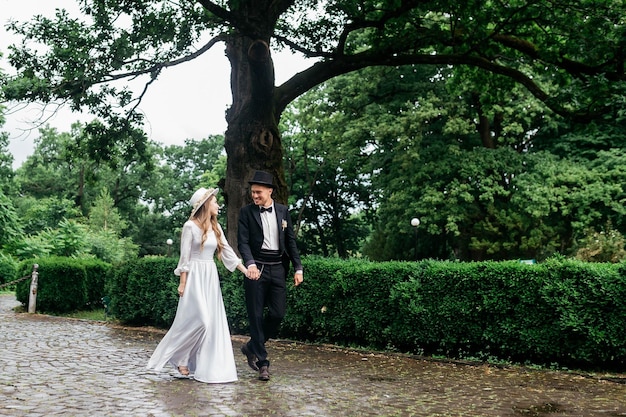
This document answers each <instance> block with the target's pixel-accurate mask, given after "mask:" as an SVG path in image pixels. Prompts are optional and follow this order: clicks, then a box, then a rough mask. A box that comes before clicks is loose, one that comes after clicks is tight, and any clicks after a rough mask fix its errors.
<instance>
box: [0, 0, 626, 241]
mask: <svg viewBox="0 0 626 417" xmlns="http://www.w3.org/2000/svg"><path fill="white" fill-rule="evenodd" d="M79 3H80V5H81V10H82V12H83V16H82V17H81V18H72V17H70V16H69V15H68V14H67V13H66V12H63V11H59V12H58V14H57V16H56V18H55V19H47V18H44V17H42V16H38V17H36V18H35V19H34V20H33V22H31V23H29V24H26V25H18V24H15V25H11V29H12V30H13V31H15V32H16V33H18V34H21V35H22V36H23V38H24V44H23V45H21V46H19V47H16V48H14V49H12V51H11V54H10V56H9V59H10V62H11V63H12V65H13V66H14V67H15V68H16V69H17V71H18V72H17V77H15V78H13V79H12V80H11V81H10V82H8V83H4V93H5V95H6V97H7V98H8V99H14V100H43V101H46V102H50V101H55V100H66V101H69V102H70V103H71V105H72V106H73V107H74V108H75V109H76V110H80V109H83V108H85V107H88V108H90V109H91V110H92V111H94V112H95V113H96V114H97V115H98V116H100V117H102V118H105V119H107V120H108V125H109V127H110V128H111V129H112V131H113V132H114V133H115V135H114V136H112V137H116V138H117V139H118V140H119V139H120V138H122V140H124V138H131V139H132V140H133V141H137V140H138V138H137V137H136V136H124V135H122V134H121V133H120V132H121V131H123V130H124V129H125V128H126V127H127V126H129V124H131V123H134V122H140V119H141V118H140V116H138V115H137V114H135V113H134V112H133V110H134V109H135V108H136V105H137V102H136V101H134V100H133V97H131V95H130V94H129V92H128V91H127V90H126V89H125V88H123V87H122V88H121V89H120V88H119V84H116V83H115V82H116V81H119V80H122V79H127V78H134V77H138V76H142V75H145V76H146V77H145V78H146V87H148V86H149V85H150V83H152V82H153V81H155V80H156V79H157V78H158V76H159V73H160V71H161V70H162V69H163V68H166V67H168V66H172V65H178V64H182V63H184V62H186V61H189V60H191V59H193V58H194V57H196V56H199V55H201V54H202V53H203V52H205V51H206V50H208V49H210V48H212V47H213V46H214V45H215V44H217V43H220V42H222V43H224V44H225V48H226V54H227V56H228V59H229V60H230V63H231V67H232V72H231V80H230V81H231V87H232V94H233V100H232V107H231V108H230V109H229V110H228V112H227V115H226V119H227V123H228V128H227V130H226V133H225V148H226V151H227V154H228V162H227V173H226V180H225V184H224V192H225V198H226V200H227V203H228V222H229V223H230V224H234V222H235V220H236V217H237V213H238V209H239V207H241V206H242V205H243V204H245V203H246V202H247V201H248V198H249V197H248V195H247V192H246V188H247V187H246V185H247V180H248V179H249V178H250V177H251V175H252V172H253V171H254V170H255V169H264V170H268V171H271V172H272V173H273V174H274V176H275V177H276V178H277V180H278V186H279V191H278V193H277V197H278V199H279V200H282V201H285V200H286V190H287V186H286V183H285V180H284V172H283V170H284V169H283V149H282V143H281V137H280V132H279V129H278V122H279V119H280V116H281V114H282V112H283V110H284V109H285V107H286V106H287V105H288V104H289V103H290V102H291V101H293V100H294V99H295V98H297V97H298V96H300V95H301V94H302V93H304V92H306V91H308V90H309V89H311V88H312V87H314V86H316V85H318V84H320V83H322V82H324V81H326V80H329V79H331V78H333V77H335V76H337V75H340V74H344V73H348V72H351V71H354V70H357V69H361V68H365V67H369V66H376V65H385V66H390V67H398V66H402V65H407V64H434V65H442V66H443V65H468V66H472V67H476V68H480V69H482V70H485V71H487V72H492V73H496V74H501V75H505V76H507V77H509V78H511V79H513V80H515V81H516V82H518V83H521V84H523V85H524V86H525V87H526V88H527V89H528V90H529V91H530V92H531V93H532V94H533V95H535V96H536V97H537V98H539V99H540V100H542V101H543V102H545V103H546V104H547V105H548V107H550V108H551V109H552V110H553V111H554V112H556V113H558V114H561V115H564V116H569V117H575V118H577V119H578V120H589V119H592V118H594V117H597V116H599V115H602V114H606V113H607V112H612V111H617V110H618V109H616V108H615V107H614V106H613V105H614V104H615V102H616V101H617V99H616V98H618V97H620V96H621V95H622V93H623V90H624V89H623V87H624V80H625V79H626V77H625V75H624V53H623V51H624V50H625V49H626V48H625V47H626V36H624V19H625V16H626V4H625V3H624V2H623V1H622V0H584V1H577V2H572V1H571V0H567V1H561V0H554V1H545V0H534V1H533V0H524V1H506V2H500V1H495V0H487V1H485V0H480V1H478V0H470V1H463V2H459V1H458V0H444V1H441V0H437V1H434V0H433V1H428V0H376V1H371V0H327V1H318V0H228V1H208V0H197V1H185V2H179V3H177V2H171V1H146V0H137V1H132V2H131V1H126V0H80V1H79ZM87 19H88V20H87ZM31 42H39V43H42V44H45V45H48V48H39V49H35V48H34V47H32V44H31ZM282 47H288V48H290V49H292V50H293V51H297V52H299V53H301V54H303V55H304V56H306V57H309V58H315V63H314V64H313V65H312V66H311V67H310V68H308V69H306V70H304V71H302V72H300V73H298V74H295V75H294V76H293V77H292V78H291V79H289V80H287V81H286V82H285V83H283V84H282V85H280V86H276V85H275V80H274V68H273V62H272V54H271V52H272V50H275V49H277V48H282ZM546 73H549V74H551V77H546V76H545V74H546ZM539 75H542V76H539ZM537 80H551V81H550V82H545V81H544V82H541V83H540V82H538V81H537ZM211 81H214V80H211ZM198 82H206V80H198ZM111 97H116V98H117V99H118V103H116V104H119V105H121V107H122V108H123V109H125V110H124V112H122V113H118V112H116V111H115V109H116V106H115V105H114V104H113V103H112V102H111V100H110V98H111ZM140 98H141V97H138V99H140ZM134 144H135V143H131V144H130V146H132V145H134ZM228 234H229V239H231V240H232V242H231V243H234V240H235V229H234V228H230V229H229V233H228Z"/></svg>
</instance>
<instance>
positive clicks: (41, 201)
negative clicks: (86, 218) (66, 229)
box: [14, 195, 82, 235]
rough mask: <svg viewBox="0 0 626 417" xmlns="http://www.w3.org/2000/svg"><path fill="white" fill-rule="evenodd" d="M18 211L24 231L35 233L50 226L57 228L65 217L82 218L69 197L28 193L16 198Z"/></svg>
mask: <svg viewBox="0 0 626 417" xmlns="http://www.w3.org/2000/svg"><path fill="white" fill-rule="evenodd" d="M14 200H15V204H16V211H17V214H18V216H19V218H20V221H21V223H23V225H24V227H23V233H24V234H27V235H35V234H37V233H39V232H41V231H43V230H46V229H48V228H56V227H57V225H58V224H59V223H60V222H61V221H63V220H64V219H68V220H69V219H81V218H82V214H81V212H80V210H79V209H77V208H76V206H75V205H74V202H73V201H71V200H68V199H64V198H60V197H56V196H52V197H31V196H28V195H25V196H22V197H20V198H15V199H14Z"/></svg>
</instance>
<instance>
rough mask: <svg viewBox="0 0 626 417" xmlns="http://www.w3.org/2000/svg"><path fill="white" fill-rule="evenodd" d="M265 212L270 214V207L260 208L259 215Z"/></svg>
mask: <svg viewBox="0 0 626 417" xmlns="http://www.w3.org/2000/svg"><path fill="white" fill-rule="evenodd" d="M265 211H267V212H268V213H271V212H272V207H267V208H265V207H261V213H263V212H265Z"/></svg>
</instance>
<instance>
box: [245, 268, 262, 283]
mask: <svg viewBox="0 0 626 417" xmlns="http://www.w3.org/2000/svg"><path fill="white" fill-rule="evenodd" d="M246 277H248V278H249V279H252V280H257V279H259V278H260V277H261V273H260V272H259V268H257V266H256V265H250V266H249V267H248V273H247V274H246Z"/></svg>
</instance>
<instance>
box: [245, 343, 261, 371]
mask: <svg viewBox="0 0 626 417" xmlns="http://www.w3.org/2000/svg"><path fill="white" fill-rule="evenodd" d="M241 353H243V354H244V355H246V359H247V360H248V366H249V367H250V368H252V370H254V371H258V370H259V367H258V366H256V356H254V354H253V353H252V352H250V349H248V345H247V344H243V345H241Z"/></svg>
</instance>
